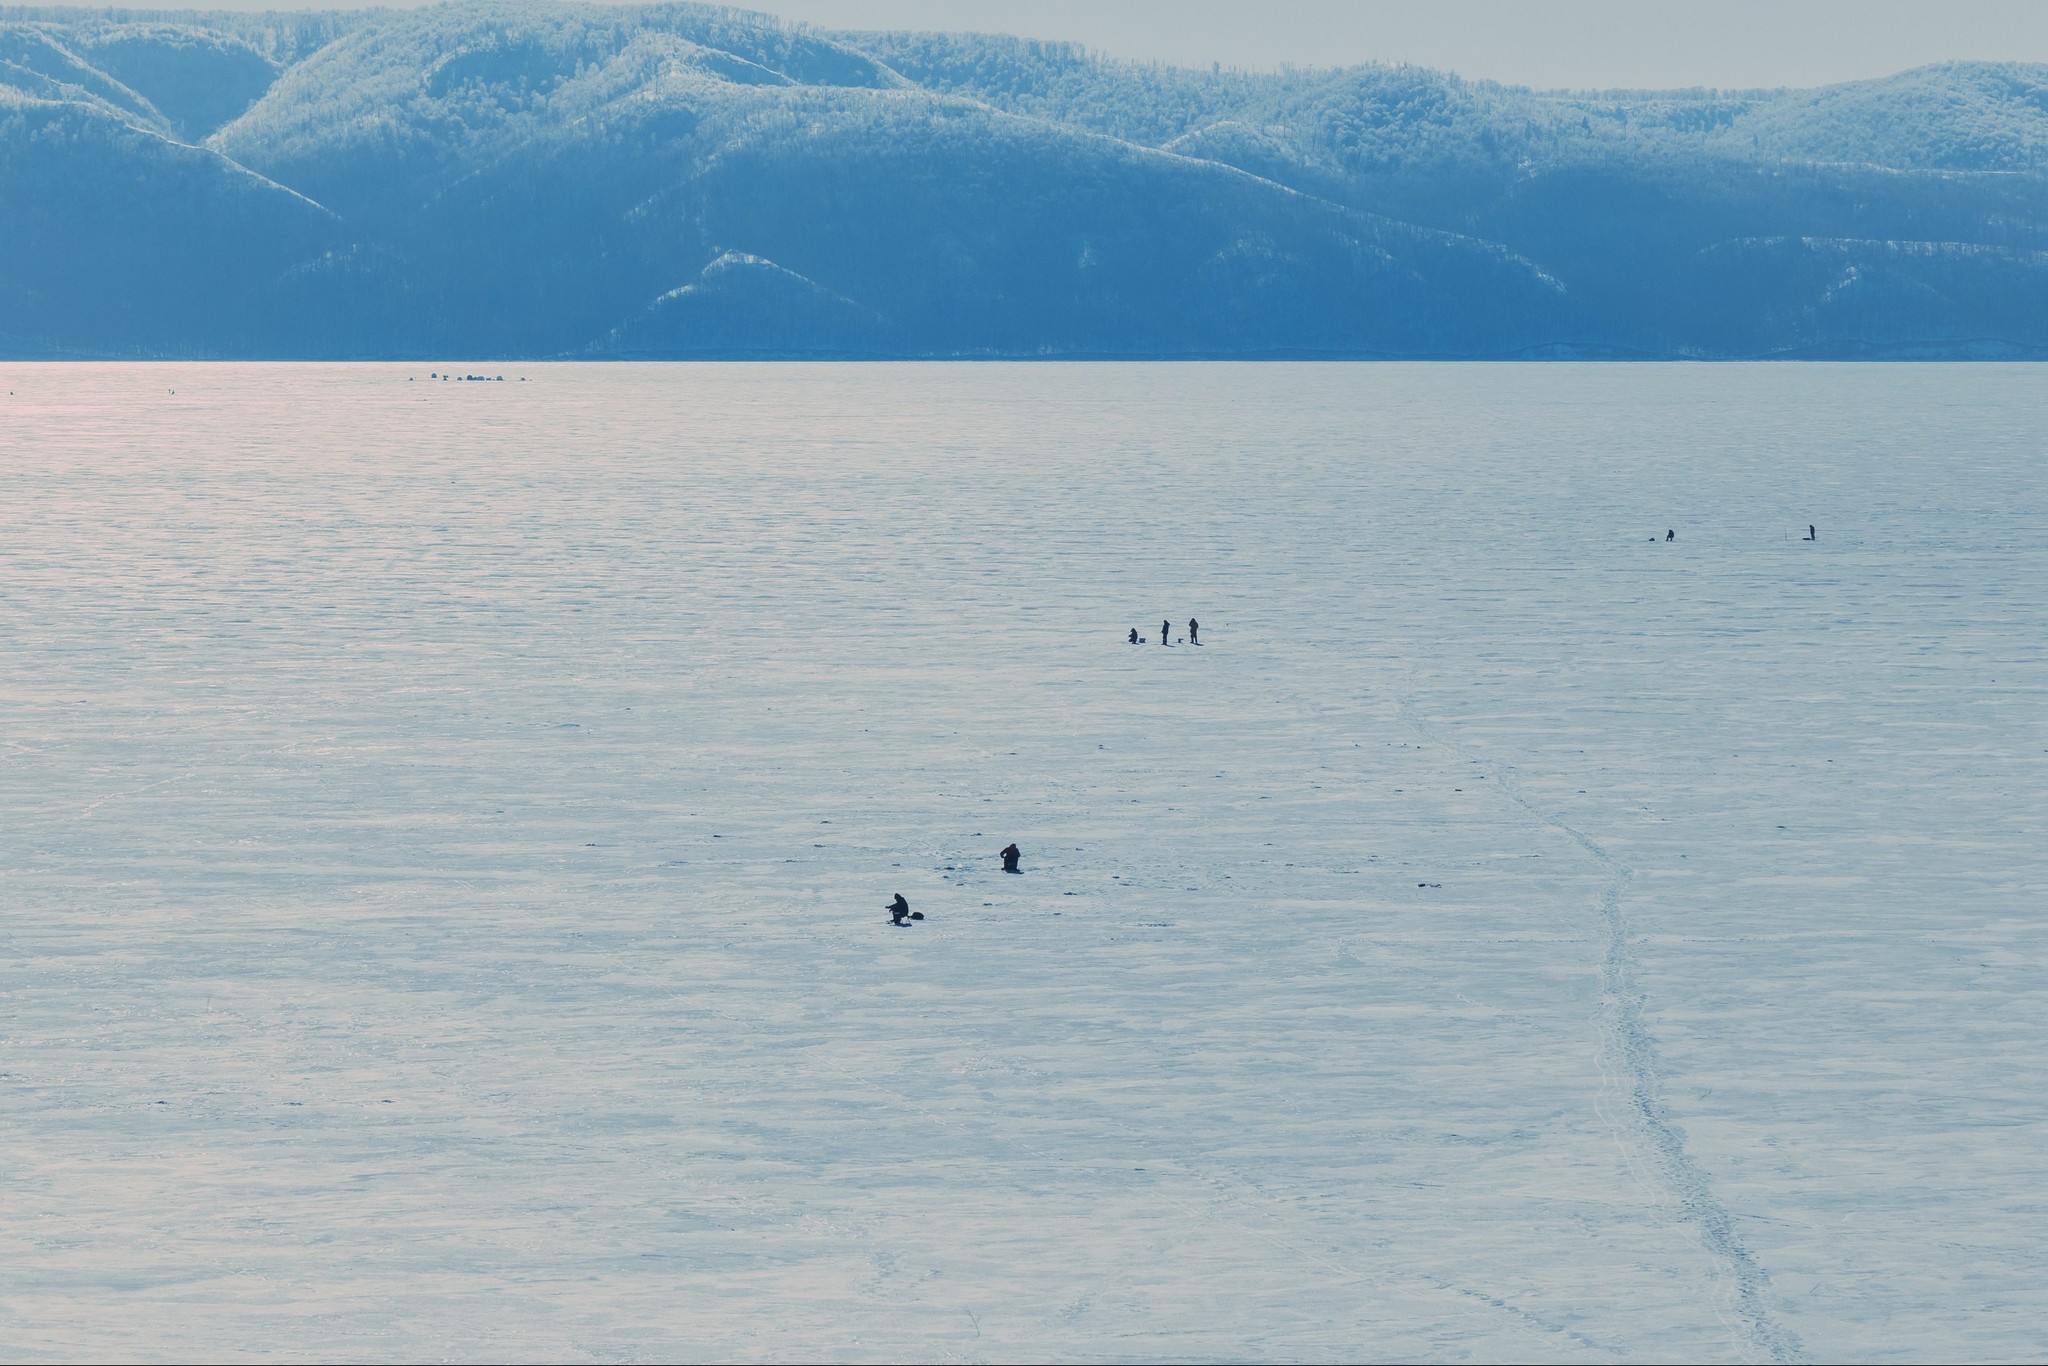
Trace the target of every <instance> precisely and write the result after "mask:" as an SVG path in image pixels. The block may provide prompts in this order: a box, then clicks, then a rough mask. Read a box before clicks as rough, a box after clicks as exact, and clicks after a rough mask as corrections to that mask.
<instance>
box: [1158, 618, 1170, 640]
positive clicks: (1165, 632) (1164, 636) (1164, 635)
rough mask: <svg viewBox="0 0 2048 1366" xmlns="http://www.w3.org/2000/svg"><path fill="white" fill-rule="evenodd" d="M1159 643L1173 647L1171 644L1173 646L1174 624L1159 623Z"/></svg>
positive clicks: (1167, 622)
mask: <svg viewBox="0 0 2048 1366" xmlns="http://www.w3.org/2000/svg"><path fill="white" fill-rule="evenodd" d="M1159 643H1160V644H1161V645H1171V644H1173V623H1172V622H1170V621H1162V622H1160V623H1159Z"/></svg>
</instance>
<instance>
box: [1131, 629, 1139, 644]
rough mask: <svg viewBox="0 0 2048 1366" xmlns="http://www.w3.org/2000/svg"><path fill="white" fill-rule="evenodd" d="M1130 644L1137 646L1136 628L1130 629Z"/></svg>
mask: <svg viewBox="0 0 2048 1366" xmlns="http://www.w3.org/2000/svg"><path fill="white" fill-rule="evenodd" d="M1131 644H1133V645H1136V644H1138V628H1137V627H1135V626H1133V627H1132V628H1131Z"/></svg>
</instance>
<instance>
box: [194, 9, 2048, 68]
mask: <svg viewBox="0 0 2048 1366" xmlns="http://www.w3.org/2000/svg"><path fill="white" fill-rule="evenodd" d="M398 2H399V3H403V2H404V0H398ZM212 3H213V4H216V5H217V4H219V3H221V0H212ZM227 3H228V4H230V5H233V6H234V7H235V8H246V9H273V8H291V9H323V8H338V7H340V5H338V4H337V3H336V0H303V2H295V0H227ZM343 3H347V0H343ZM384 3H392V0H384ZM745 7H747V8H753V9H762V10H767V11H769V12H771V13H775V14H780V15H783V16H785V17H788V18H792V19H801V20H807V21H809V22H812V23H816V24H821V25H828V26H833V27H849V28H854V27H869V28H943V29H981V30H986V31H994V32H1003V33H1021V34H1024V35H1027V36H1029V37H1037V38H1066V39H1072V40H1075V41H1078V42H1082V43H1085V44H1087V45H1089V46H1090V47H1094V48H1098V49H1101V50H1103V51H1106V52H1110V53H1113V54H1116V55H1118V56H1126V57H1138V58H1158V59H1164V60H1167V61H1175V62H1184V63H1189V64H1194V65H1203V66H1206V65H1208V64H1209V63H1210V62H1212V61H1220V62H1223V63H1225V64H1226V65H1237V66H1254V67H1272V66H1278V65H1280V64H1282V63H1287V62H1292V63H1294V64H1296V65H1302V66H1310V65H1335V64H1348V63H1352V62H1368V61H1408V62H1417V63H1420V64H1422V65H1426V66H1434V67H1443V68H1447V69H1449V70H1453V71H1457V72H1459V73H1460V74H1462V75H1466V76H1471V77H1481V78H1490V79H1493V80H1499V81H1506V82H1512V83H1517V84H1527V85H1536V86H1682V85H1718V86H1722V87H1739V86H1760V85H1764V86H1767V85H1817V84H1822V83H1825V82H1829V81H1840V80H1853V79H1856V78H1858V77H1864V76H1877V75H1884V74H1886V73H1889V72H1893V71H1898V70H1902V69H1904V68H1906V67H1909V66H1918V65H1921V64H1923V63H1926V62H1937V61H1944V60H1948V59H1951V58H1982V59H1992V60H2021V61H2034V62H2048V0H1945V2H1941V3H1937V2H1936V0H1426V2H1425V0H753V2H752V3H750V4H747V5H746V6H745Z"/></svg>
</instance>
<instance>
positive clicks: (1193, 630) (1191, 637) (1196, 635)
mask: <svg viewBox="0 0 2048 1366" xmlns="http://www.w3.org/2000/svg"><path fill="white" fill-rule="evenodd" d="M1201 643H1202V623H1201V622H1199V621H1196V620H1195V619H1194V618H1193V617H1189V618H1188V644H1190V645H1200V644H1201Z"/></svg>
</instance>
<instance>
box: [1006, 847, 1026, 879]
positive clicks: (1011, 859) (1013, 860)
mask: <svg viewBox="0 0 2048 1366" xmlns="http://www.w3.org/2000/svg"><path fill="white" fill-rule="evenodd" d="M1022 857H1024V856H1023V855H1022V854H1020V853H1018V852H1017V846H1016V845H1015V844H1014V843H1012V844H1006V845H1004V846H1003V871H1004V872H1006V873H1021V872H1023V871H1024V870H1023V869H1022V868H1019V867H1018V866H1017V860H1018V859H1020V858H1022Z"/></svg>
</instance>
